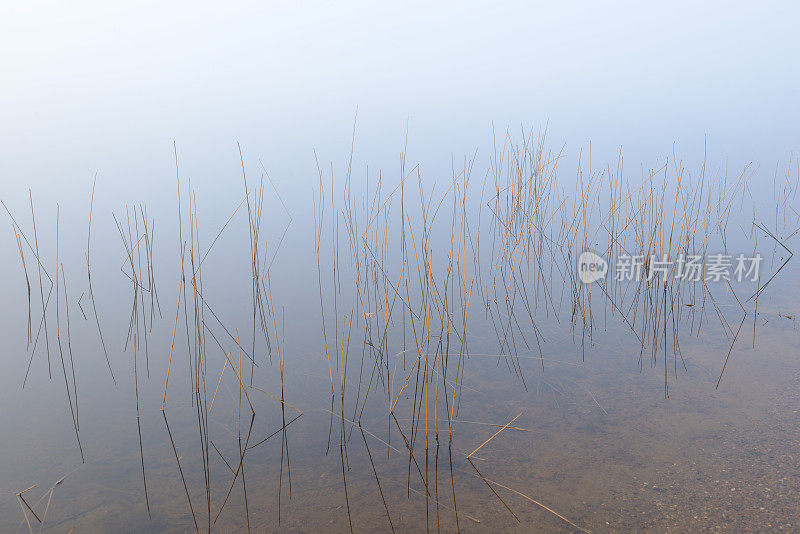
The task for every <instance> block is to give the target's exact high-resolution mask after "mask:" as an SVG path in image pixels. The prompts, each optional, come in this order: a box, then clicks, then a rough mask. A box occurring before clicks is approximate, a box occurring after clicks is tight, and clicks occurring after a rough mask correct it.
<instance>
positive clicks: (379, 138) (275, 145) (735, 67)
mask: <svg viewBox="0 0 800 534" xmlns="http://www.w3.org/2000/svg"><path fill="white" fill-rule="evenodd" d="M798 20H800V7H798V5H797V4H790V3H788V2H787V3H782V2H776V3H763V2H762V3H758V4H750V3H737V2H734V3H731V2H704V3H702V5H695V3H684V2H679V3H672V2H670V3H658V4H654V3H646V4H645V3H635V2H630V3H622V2H615V3H603V2H600V3H598V2H592V3H589V2H585V3H584V2H559V3H552V2H547V3H539V4H535V3H527V2H524V3H523V2H520V3H513V2H509V3H503V5H502V6H500V5H495V3H490V2H486V3H476V2H469V3H461V2H458V3H441V2H439V3H435V5H429V3H427V2H420V3H413V4H412V3H391V4H383V3H372V2H364V3H350V2H348V3H346V4H345V3H333V2H298V3H290V2H281V3H260V2H259V3H234V4H231V5H222V4H221V3H217V4H211V3H172V2H170V3H164V2H147V3H136V4H130V5H127V4H126V5H117V4H116V3H108V2H92V3H60V2H58V3H56V2H53V3H44V2H32V3H27V2H26V3H8V2H7V3H5V5H3V7H1V8H0V51H2V52H0V72H1V73H2V78H3V83H2V84H0V124H2V128H0V183H2V191H3V194H2V196H3V197H4V198H6V199H9V198H10V199H11V200H12V201H15V200H16V199H22V198H23V196H24V195H25V194H26V193H27V188H28V187H33V188H34V193H35V194H38V195H41V197H40V198H42V200H43V201H44V200H48V201H49V200H53V201H55V200H61V201H62V202H64V203H67V201H68V200H71V199H75V200H80V202H81V206H82V205H83V203H85V196H86V194H87V192H88V190H89V187H90V183H91V177H92V175H93V174H94V173H95V172H99V173H100V176H101V180H102V181H103V182H102V183H104V184H105V187H106V189H105V191H106V193H109V194H110V193H111V191H110V190H109V188H110V186H109V184H110V183H113V184H115V185H114V192H116V193H118V196H119V198H124V199H127V198H132V197H136V196H137V195H138V196H139V199H142V198H141V192H142V191H147V192H148V193H147V196H148V197H149V198H150V200H149V201H150V202H152V201H153V200H152V197H154V196H157V195H156V192H158V191H159V190H160V189H159V188H163V187H164V184H165V181H169V182H166V183H168V184H169V186H170V188H169V190H168V191H169V197H170V202H172V197H173V188H172V184H173V182H172V181H171V180H173V179H174V176H173V174H172V153H171V143H172V141H173V140H176V141H177V143H178V147H179V150H180V154H181V160H182V164H183V166H184V171H185V175H187V176H192V178H193V179H194V180H195V182H196V183H198V184H200V187H201V190H202V189H203V188H214V190H216V191H218V192H219V193H220V194H225V192H226V191H227V190H228V189H234V186H235V189H236V192H235V194H231V195H230V197H229V198H228V197H224V198H225V199H226V200H230V201H234V200H235V199H236V198H238V195H239V190H240V185H241V184H240V176H239V175H238V174H237V165H238V161H237V157H238V155H237V152H236V146H235V143H236V142H237V141H239V142H241V143H242V147H243V149H244V150H245V156H246V157H247V158H249V159H250V161H252V162H253V163H254V164H255V162H256V161H257V159H258V158H261V159H262V161H263V162H264V164H265V166H266V167H267V168H268V170H269V171H270V173H271V175H272V176H273V178H274V179H275V181H276V183H277V184H279V185H280V187H281V189H282V191H283V192H284V194H285V195H287V197H288V198H289V199H292V200H293V201H295V203H296V204H304V203H307V202H309V199H310V188H311V187H312V186H314V185H315V184H316V180H317V176H316V170H315V164H314V154H313V150H315V149H316V150H317V153H318V155H319V158H320V161H321V162H322V164H323V166H326V165H328V164H329V162H331V161H333V162H335V163H337V164H339V165H340V167H341V165H343V164H344V163H346V158H347V153H348V151H349V146H350V135H351V130H352V123H353V117H354V113H355V110H356V107H358V110H359V112H358V133H357V160H356V161H357V162H358V165H359V166H360V167H361V168H362V169H363V165H365V164H366V163H369V164H370V165H371V167H370V168H371V169H376V170H377V169H379V168H380V169H383V170H384V172H388V171H391V172H393V173H395V174H396V170H397V161H398V157H399V152H400V150H401V149H402V146H403V139H404V135H405V125H406V121H408V123H409V157H410V159H411V160H413V161H414V162H417V161H419V162H422V163H423V164H424V165H423V167H422V168H423V171H424V172H427V177H428V178H434V179H436V180H437V181H438V180H439V178H438V176H433V177H432V176H430V175H432V174H433V175H438V174H443V175H444V177H446V176H447V175H449V172H450V158H451V155H453V156H454V157H455V158H456V159H460V158H462V157H463V156H464V155H466V154H472V153H473V152H474V150H475V149H476V148H477V149H478V150H479V157H484V158H488V156H489V155H490V149H491V143H492V136H491V132H492V123H494V126H495V128H496V131H498V135H499V136H500V137H502V132H503V131H504V130H505V128H506V127H511V128H513V129H514V130H518V129H519V126H520V125H527V126H543V125H545V124H549V127H548V132H549V133H548V139H549V141H550V143H551V144H552V146H553V147H554V148H556V149H558V148H559V147H560V146H561V145H562V144H565V153H566V154H567V155H568V156H570V157H572V158H575V157H576V156H577V154H578V152H579V150H580V149H581V148H583V150H584V154H585V153H586V151H587V148H588V142H589V141H591V142H592V150H593V157H594V159H595V161H596V163H597V164H598V165H601V166H602V165H604V164H605V163H607V162H614V161H615V159H616V157H615V156H616V153H617V151H618V149H619V147H620V146H622V147H623V149H624V154H625V157H626V159H625V162H626V169H627V170H628V171H629V176H630V177H631V178H634V179H635V178H638V176H639V174H640V172H641V171H640V165H642V164H644V165H645V166H649V165H653V164H655V162H656V160H659V161H663V159H664V158H665V157H666V156H671V154H672V149H673V143H674V144H675V147H676V151H677V153H678V155H679V157H683V158H686V159H687V160H688V161H690V162H693V163H696V162H698V161H699V160H700V159H701V158H702V153H703V144H704V138H705V136H706V135H707V136H708V142H709V153H710V154H711V156H712V159H713V160H714V161H715V163H716V164H717V166H724V165H725V164H726V163H728V164H729V165H730V166H731V168H732V169H735V170H736V171H735V172H736V173H738V170H739V169H740V168H741V166H742V165H743V164H745V163H747V162H748V161H754V162H758V163H760V164H761V165H763V166H765V167H766V169H765V172H764V175H763V178H764V179H765V180H766V179H769V180H770V183H771V178H772V174H773V171H774V168H775V165H776V163H778V162H779V161H780V162H782V163H785V162H786V161H787V160H788V156H789V153H790V151H791V150H792V149H796V148H797V133H798V126H797V124H798V119H800V106H798V104H797V100H796V98H797V90H798V80H800V76H799V75H800V63H798V62H797V61H796V58H797V57H798V54H800V37H798V33H797V31H796V23H797V21H798ZM481 161H482V162H483V165H482V166H478V169H480V172H481V173H482V172H483V169H485V168H486V166H487V160H486V159H483V160H481ZM255 168H256V167H254V170H255ZM574 168H575V167H574V166H572V165H571V166H569V167H567V166H565V167H564V168H563V169H562V174H563V175H565V176H571V175H574ZM444 177H443V178H444ZM112 197H113V195H110V196H109V198H112Z"/></svg>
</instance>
